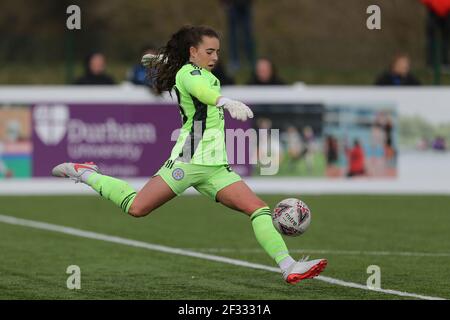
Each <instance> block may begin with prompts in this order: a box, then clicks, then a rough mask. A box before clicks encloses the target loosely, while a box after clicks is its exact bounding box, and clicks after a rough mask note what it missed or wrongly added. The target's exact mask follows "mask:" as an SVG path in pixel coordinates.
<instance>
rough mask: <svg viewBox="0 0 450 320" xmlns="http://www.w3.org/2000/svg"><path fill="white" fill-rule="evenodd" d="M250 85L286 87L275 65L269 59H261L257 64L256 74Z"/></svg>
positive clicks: (249, 82)
mask: <svg viewBox="0 0 450 320" xmlns="http://www.w3.org/2000/svg"><path fill="white" fill-rule="evenodd" d="M247 84H248V85H284V84H285V83H284V81H282V80H281V79H280V78H279V77H278V74H277V71H276V68H275V65H274V64H273V62H272V61H271V60H269V59H268V58H260V59H258V61H257V62H256V66H255V72H254V73H253V75H252V78H251V79H250V81H248V83H247Z"/></svg>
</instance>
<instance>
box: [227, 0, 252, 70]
mask: <svg viewBox="0 0 450 320" xmlns="http://www.w3.org/2000/svg"><path fill="white" fill-rule="evenodd" d="M220 2H221V3H222V5H223V6H224V9H225V11H226V14H227V23H228V41H229V57H230V61H229V65H228V71H229V72H230V73H231V74H235V73H236V72H237V71H238V70H239V69H240V68H241V62H240V59H239V48H240V47H243V48H244V50H245V55H246V58H247V61H248V63H249V65H250V68H251V69H252V70H253V68H254V65H255V41H254V36H253V22H252V2H253V1H252V0H220ZM240 40H243V44H242V45H240Z"/></svg>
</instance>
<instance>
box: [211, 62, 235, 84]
mask: <svg viewBox="0 0 450 320" xmlns="http://www.w3.org/2000/svg"><path fill="white" fill-rule="evenodd" d="M212 73H213V74H214V75H215V76H216V77H217V79H219V81H220V85H222V86H229V85H233V84H234V79H233V78H232V77H230V76H228V74H227V72H226V70H225V69H224V67H223V64H222V63H221V62H220V60H219V62H218V63H217V64H216V66H215V67H214V69H213V71H212Z"/></svg>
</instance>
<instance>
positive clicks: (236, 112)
mask: <svg viewBox="0 0 450 320" xmlns="http://www.w3.org/2000/svg"><path fill="white" fill-rule="evenodd" d="M180 80H181V81H182V83H183V85H184V87H185V88H186V90H187V91H188V92H189V93H190V94H192V95H193V96H194V97H196V98H197V99H199V100H200V101H201V102H203V103H205V104H208V105H212V106H216V107H223V108H224V109H227V110H228V111H229V112H230V115H231V117H232V118H234V119H238V120H241V121H246V120H247V118H253V112H252V110H251V109H250V108H249V107H248V106H247V105H245V104H244V103H242V102H240V101H235V100H231V99H228V98H225V97H223V96H221V95H220V93H219V92H217V91H215V90H213V89H212V88H211V86H210V84H209V81H208V79H207V78H206V77H204V76H203V75H202V74H201V71H200V70H192V71H190V72H187V73H186V74H185V75H184V76H183V77H182V79H180Z"/></svg>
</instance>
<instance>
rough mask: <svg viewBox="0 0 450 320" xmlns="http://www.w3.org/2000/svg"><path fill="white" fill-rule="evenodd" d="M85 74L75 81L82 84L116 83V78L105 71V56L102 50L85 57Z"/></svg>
mask: <svg viewBox="0 0 450 320" xmlns="http://www.w3.org/2000/svg"><path fill="white" fill-rule="evenodd" d="M84 67H85V74H84V75H83V76H82V77H80V78H78V79H77V80H76V81H75V84H81V85H109V84H115V81H114V79H113V78H112V77H111V76H110V75H108V74H107V73H106V72H105V69H106V61H105V56H104V55H103V54H102V53H100V52H93V53H91V54H89V55H88V56H87V57H86V59H85V65H84Z"/></svg>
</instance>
